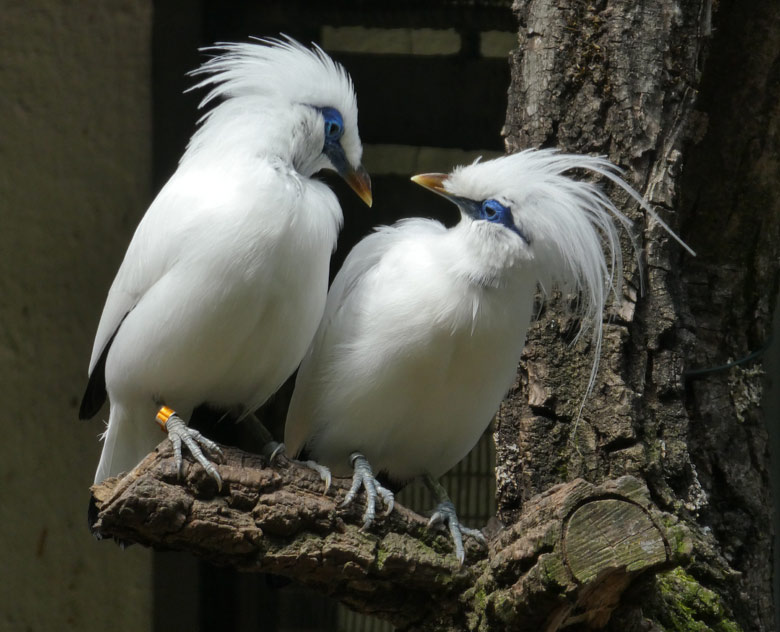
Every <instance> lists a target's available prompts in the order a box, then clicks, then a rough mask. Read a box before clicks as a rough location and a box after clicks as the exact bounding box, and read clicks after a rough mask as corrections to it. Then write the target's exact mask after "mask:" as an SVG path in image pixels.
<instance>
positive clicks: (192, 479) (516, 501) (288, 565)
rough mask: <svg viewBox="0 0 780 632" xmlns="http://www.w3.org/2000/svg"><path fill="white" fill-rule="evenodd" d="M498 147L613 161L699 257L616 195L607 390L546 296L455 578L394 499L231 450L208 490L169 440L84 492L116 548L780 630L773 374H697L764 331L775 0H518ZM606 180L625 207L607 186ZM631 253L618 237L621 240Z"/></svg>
mask: <svg viewBox="0 0 780 632" xmlns="http://www.w3.org/2000/svg"><path fill="white" fill-rule="evenodd" d="M515 12H516V14H517V16H518V19H519V23H520V31H519V48H518V50H517V51H516V52H515V53H514V55H513V58H512V60H511V63H512V69H513V79H512V85H511V87H510V92H509V110H508V114H507V123H506V129H505V134H506V137H507V147H508V150H510V151H514V150H517V149H520V148H524V147H529V146H557V147H561V148H563V149H566V150H572V151H581V152H589V153H598V154H606V155H608V156H609V157H610V158H611V159H612V160H613V161H614V162H616V163H618V164H620V165H621V166H623V167H624V168H626V170H627V178H628V180H629V181H630V182H632V183H633V184H634V185H635V187H636V188H637V189H638V190H640V191H642V192H643V193H644V194H645V195H646V197H647V198H648V199H649V200H650V201H651V202H652V203H653V204H655V205H656V206H657V207H658V208H659V211H660V213H661V215H662V216H664V218H665V219H666V220H667V221H669V223H671V224H672V225H673V226H674V227H676V228H678V230H679V231H680V232H681V234H682V235H683V237H684V238H686V240H687V241H688V242H689V243H690V244H691V246H692V247H693V248H694V249H696V250H697V251H698V255H699V256H698V257H697V258H696V259H692V258H691V257H689V256H686V255H684V254H683V252H682V251H681V249H680V248H679V246H677V245H676V244H675V243H674V242H673V241H672V240H670V239H669V238H668V237H667V236H666V235H665V234H664V233H663V231H662V230H660V229H659V228H658V227H657V226H655V225H653V224H652V222H650V223H648V222H647V220H646V218H644V217H643V216H642V215H641V214H640V213H638V212H637V211H636V210H635V209H634V210H631V208H632V206H631V205H629V204H628V201H627V200H626V199H622V202H623V203H624V204H623V207H624V208H626V209H628V212H629V213H633V215H632V217H633V219H634V220H635V221H636V223H637V225H638V226H639V227H640V228H644V230H643V231H641V230H640V231H638V232H639V234H640V245H641V246H642V257H641V259H642V267H643V273H642V274H641V276H642V277H643V284H644V292H643V293H640V271H639V268H638V266H637V264H636V261H635V260H632V259H631V258H630V257H629V258H628V259H627V261H626V267H625V275H626V280H627V288H628V290H627V292H626V294H625V296H623V297H622V298H621V300H620V301H619V302H618V303H617V304H616V305H614V306H613V308H612V312H613V313H612V318H611V320H610V322H609V323H608V324H607V326H606V339H605V344H604V351H603V356H602V361H601V367H600V371H599V377H598V381H597V384H596V387H595V389H594V392H593V395H592V396H591V397H590V398H589V400H588V401H587V403H586V405H585V408H584V410H583V411H582V414H581V416H580V417H579V419H578V411H579V406H580V402H581V399H582V396H583V394H584V390H585V385H586V383H587V376H588V374H589V369H590V365H589V357H590V356H589V353H588V350H587V349H583V348H582V347H581V346H571V345H570V344H569V340H570V339H571V334H572V331H574V330H575V329H576V323H573V322H571V319H570V318H569V317H567V316H566V310H565V309H563V308H562V301H564V300H570V299H569V298H560V297H559V298H558V299H554V300H552V301H550V302H549V303H548V304H547V305H546V307H545V310H544V313H543V314H542V315H541V318H540V319H539V321H538V323H537V324H536V325H535V326H534V328H533V330H532V331H531V332H530V334H529V338H528V343H527V349H526V353H525V355H524V358H523V361H522V363H521V365H520V367H519V371H518V379H517V383H516V387H515V389H514V390H513V392H512V393H511V394H510V397H509V398H508V399H507V400H506V402H505V403H504V405H503V406H502V409H501V411H500V413H499V416H498V423H497V430H496V435H495V436H496V445H497V462H498V463H499V466H498V468H497V472H496V475H497V488H498V500H499V518H500V520H501V522H502V523H503V525H504V527H503V528H499V527H498V526H496V525H493V526H492V527H491V529H489V531H490V533H489V534H488V535H489V550H488V551H487V552H485V551H481V550H480V549H479V548H478V547H477V546H476V545H474V543H470V545H469V548H468V552H467V553H468V554H467V563H466V565H465V566H464V567H463V568H460V569H459V568H458V567H457V565H456V562H455V560H454V556H453V555H452V553H451V550H450V546H449V542H448V540H447V538H446V537H444V536H443V535H441V534H437V533H429V532H428V531H426V529H425V528H424V525H425V521H424V520H423V519H422V518H420V517H419V516H416V515H415V514H413V513H412V512H409V511H407V510H405V509H404V508H398V510H397V511H396V512H394V513H393V515H392V516H390V517H389V518H387V519H384V520H379V521H378V524H377V525H376V527H375V528H374V527H372V529H371V530H370V531H369V532H368V533H363V532H361V531H360V530H359V525H360V520H359V516H358V515H357V514H356V510H355V509H349V510H344V509H340V508H338V506H337V505H338V499H340V498H342V497H343V493H344V487H343V485H341V483H340V482H337V483H336V485H335V486H334V489H333V491H331V492H330V493H329V494H328V495H327V496H323V495H322V493H321V486H320V483H319V481H318V480H317V479H316V477H313V476H312V475H311V474H310V473H309V472H307V471H305V470H301V469H300V468H297V467H295V466H293V465H290V464H283V465H282V466H280V467H276V468H268V467H266V466H265V463H264V461H263V459H262V458H261V457H255V456H251V455H248V454H245V453H241V452H240V451H237V450H232V449H228V450H226V457H227V459H226V462H225V463H224V464H223V465H221V467H220V472H221V474H222V476H223V479H224V481H225V485H224V486H223V489H222V490H221V491H219V492H218V491H217V489H216V487H215V486H214V484H213V481H212V480H211V479H209V478H208V477H206V476H204V475H203V473H202V471H201V470H200V468H198V467H191V466H189V465H188V467H187V471H186V473H185V474H186V476H185V477H184V479H183V480H182V481H179V480H178V479H177V477H176V476H175V474H174V472H173V466H172V463H171V458H170V452H169V449H168V448H167V446H165V445H164V444H161V447H160V448H158V451H157V452H156V453H154V454H152V455H150V456H149V457H148V458H147V459H146V460H145V461H144V462H143V463H141V464H140V465H139V467H138V468H136V470H134V471H133V472H132V473H130V474H129V475H127V476H125V477H124V478H121V479H111V480H109V481H106V482H105V483H103V484H101V485H100V486H98V487H96V488H94V489H93V494H94V497H95V500H96V503H97V506H98V508H99V510H100V513H99V520H98V523H97V525H96V526H97V528H98V529H99V531H100V532H101V533H102V534H103V535H105V536H114V537H117V538H121V539H125V540H132V541H137V542H140V543H143V544H146V545H150V546H156V547H163V548H177V549H183V550H189V551H192V552H193V553H195V554H197V555H200V556H203V557H205V558H207V559H210V560H212V561H214V562H217V563H221V564H229V565H232V566H235V567H236V568H239V569H242V570H250V571H266V572H272V573H278V574H281V575H286V576H289V577H293V578H295V579H297V580H298V581H301V582H304V583H306V584H308V585H311V586H314V587H316V588H319V589H320V590H323V591H325V592H327V593H328V594H331V595H334V596H335V597H337V598H339V599H341V600H343V601H344V602H345V603H347V604H348V605H350V606H351V607H353V608H356V609H358V610H361V611H364V612H368V613H371V614H375V615H378V616H382V617H385V618H387V619H389V620H391V621H392V622H393V623H395V624H396V625H397V626H398V627H399V628H402V629H409V630H447V629H451V630H468V629H471V630H500V629H527V630H548V631H552V630H559V629H562V628H568V629H570V630H577V629H599V628H601V629H604V628H606V629H610V630H615V631H617V630H621V631H629V632H633V631H639V630H704V629H715V630H739V629H742V630H769V629H773V627H774V619H773V617H774V611H773V607H772V602H771V555H770V552H771V548H772V530H771V511H772V507H771V501H770V496H769V482H768V453H767V447H766V432H765V430H764V420H763V418H762V415H761V411H760V407H759V404H760V399H761V384H762V382H761V371H760V369H759V366H760V364H757V363H753V364H741V365H738V366H735V367H732V368H730V369H727V370H719V371H714V372H707V373H696V372H695V370H696V369H700V368H705V367H714V366H717V365H722V364H724V363H726V362H728V361H729V360H733V359H737V358H741V357H743V356H746V355H748V354H749V353H750V352H751V351H754V350H756V349H759V348H761V347H762V346H763V345H764V344H765V342H766V341H767V339H768V337H769V335H770V327H771V322H772V311H773V308H774V304H775V298H776V294H777V286H778V265H777V261H778V252H777V245H776V244H777V243H778V237H780V235H779V234H778V233H780V222H779V221H778V217H780V203H779V202H778V199H780V196H778V193H780V129H779V128H778V122H780V98H779V97H780V5H778V3H777V2H776V0H757V1H754V2H750V3H740V2H738V0H730V1H723V0H721V2H720V3H719V4H718V5H717V6H715V7H713V6H711V3H710V2H707V1H706V0H688V1H686V2H683V1H682V0H678V1H677V2H675V1H673V0H633V1H628V0H594V2H591V3H588V2H583V1H581V0H555V1H552V0H529V1H526V2H519V1H518V2H517V3H516V5H515ZM612 194H613V195H615V196H616V197H617V198H618V199H620V194H619V192H617V191H612ZM624 245H625V248H626V249H627V251H628V250H629V249H630V244H629V242H628V241H626V243H625V244H624Z"/></svg>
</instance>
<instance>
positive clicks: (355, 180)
mask: <svg viewBox="0 0 780 632" xmlns="http://www.w3.org/2000/svg"><path fill="white" fill-rule="evenodd" d="M344 180H346V182H347V184H348V185H349V186H350V187H352V190H353V191H354V192H355V193H357V194H358V197H359V198H360V199H361V200H363V201H364V202H365V203H366V205H367V206H369V207H370V206H371V205H372V204H373V203H374V197H373V196H372V195H371V178H370V177H369V175H368V172H367V171H366V170H365V169H364V168H363V166H362V165H361V166H359V167H358V168H357V169H350V170H349V171H348V172H347V173H346V174H345V175H344Z"/></svg>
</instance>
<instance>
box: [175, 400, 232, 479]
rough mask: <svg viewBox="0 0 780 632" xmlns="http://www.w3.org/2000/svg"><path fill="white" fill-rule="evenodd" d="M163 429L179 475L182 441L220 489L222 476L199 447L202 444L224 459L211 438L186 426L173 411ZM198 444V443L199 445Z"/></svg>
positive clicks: (180, 472)
mask: <svg viewBox="0 0 780 632" xmlns="http://www.w3.org/2000/svg"><path fill="white" fill-rule="evenodd" d="M165 429H166V430H167V431H168V438H169V439H170V440H171V444H172V445H173V457H174V462H175V463H176V471H177V472H178V475H179V477H181V475H182V465H183V462H182V455H181V445H182V443H183V444H184V445H186V446H187V449H188V450H189V451H190V454H192V456H193V457H194V458H195V460H196V461H197V462H198V463H200V464H201V466H202V467H203V469H204V470H206V472H207V473H208V474H209V476H211V477H212V478H213V479H214V480H215V481H216V482H217V488H218V489H219V490H220V491H221V490H222V477H221V476H220V475H219V472H217V468H216V467H214V464H213V463H212V462H211V461H209V460H208V459H207V458H206V456H205V455H204V454H203V451H202V450H201V449H200V446H203V447H204V448H205V449H206V450H208V451H210V452H212V453H214V454H216V455H217V456H218V457H219V459H220V460H222V459H224V455H223V454H222V450H220V448H219V446H218V445H217V444H216V443H214V442H213V441H212V440H211V439H208V438H206V437H204V436H203V435H202V434H201V433H200V432H198V431H197V430H195V429H194V428H189V427H187V424H186V423H184V420H183V419H182V418H181V417H179V416H178V415H177V414H175V413H173V414H172V415H171V416H170V417H169V418H168V420H167V421H166V425H165ZM199 444H200V445H199Z"/></svg>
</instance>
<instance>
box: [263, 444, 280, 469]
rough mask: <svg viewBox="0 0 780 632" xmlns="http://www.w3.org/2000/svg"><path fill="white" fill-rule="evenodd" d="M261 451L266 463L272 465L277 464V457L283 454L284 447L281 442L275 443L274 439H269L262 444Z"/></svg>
mask: <svg viewBox="0 0 780 632" xmlns="http://www.w3.org/2000/svg"><path fill="white" fill-rule="evenodd" d="M262 452H263V455H264V456H265V457H266V458H267V459H268V465H270V466H271V467H273V466H274V465H278V464H279V463H278V459H279V457H280V456H282V455H283V454H285V447H284V444H283V443H277V442H276V441H273V440H270V441H268V442H267V443H266V444H265V445H264V446H263V450H262Z"/></svg>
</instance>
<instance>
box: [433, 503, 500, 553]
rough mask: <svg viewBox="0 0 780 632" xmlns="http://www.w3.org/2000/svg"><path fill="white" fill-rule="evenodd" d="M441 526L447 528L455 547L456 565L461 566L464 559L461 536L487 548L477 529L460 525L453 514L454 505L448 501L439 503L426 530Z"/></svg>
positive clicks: (483, 537) (454, 513)
mask: <svg viewBox="0 0 780 632" xmlns="http://www.w3.org/2000/svg"><path fill="white" fill-rule="evenodd" d="M439 524H443V525H445V526H446V527H447V529H448V530H449V532H450V537H452V543H453V546H454V547H455V557H456V558H457V559H458V565H459V566H463V562H464V560H465V559H466V551H465V549H464V547H463V536H464V535H468V536H471V537H472V538H474V539H475V540H477V541H478V542H479V543H480V544H481V545H483V546H487V541H486V540H485V536H484V535H482V532H481V531H480V530H479V529H471V528H470V527H466V526H464V525H462V524H461V523H460V521H459V520H458V515H457V513H456V512H455V505H453V504H452V503H451V502H450V501H448V500H447V501H443V502H441V503H439V505H438V506H437V507H436V509H435V510H434V512H433V515H432V516H431V519H430V520H429V521H428V528H429V529H430V528H431V527H433V526H435V525H439Z"/></svg>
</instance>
